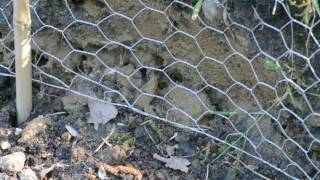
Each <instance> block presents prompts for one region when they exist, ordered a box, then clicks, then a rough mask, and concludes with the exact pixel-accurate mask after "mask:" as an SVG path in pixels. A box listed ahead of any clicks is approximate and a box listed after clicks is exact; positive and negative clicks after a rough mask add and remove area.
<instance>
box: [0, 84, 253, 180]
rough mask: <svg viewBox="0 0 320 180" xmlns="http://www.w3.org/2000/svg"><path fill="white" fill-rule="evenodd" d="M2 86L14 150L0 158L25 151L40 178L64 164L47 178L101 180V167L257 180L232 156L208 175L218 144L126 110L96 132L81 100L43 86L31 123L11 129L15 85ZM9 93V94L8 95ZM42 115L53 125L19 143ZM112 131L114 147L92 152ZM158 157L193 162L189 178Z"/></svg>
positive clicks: (0, 132)
mask: <svg viewBox="0 0 320 180" xmlns="http://www.w3.org/2000/svg"><path fill="white" fill-rule="evenodd" d="M0 81H1V82H3V83H2V84H3V86H1V93H0V94H1V95H0V98H1V99H2V101H1V103H0V110H1V111H0V112H1V113H2V114H6V112H8V114H7V116H5V115H3V116H1V118H0V141H8V142H9V143H10V144H11V148H9V149H6V150H0V155H1V156H4V155H7V154H11V153H12V152H16V151H22V152H23V153H24V154H25V155H26V162H25V168H27V167H29V168H31V169H32V170H33V171H35V172H36V173H37V175H38V177H39V175H40V172H41V169H44V168H49V167H50V166H51V165H55V164H58V163H61V164H65V165H64V167H63V168H61V167H57V168H54V169H53V170H52V171H50V172H49V173H48V174H47V175H46V177H47V178H49V179H66V180H67V179H90V177H93V176H95V177H98V169H97V168H96V167H95V164H96V163H97V162H102V163H107V164H109V165H125V166H132V167H135V168H137V169H139V170H141V171H142V172H143V178H144V179H204V178H205V177H206V173H208V172H210V178H209V179H220V178H224V177H225V176H226V175H228V176H233V177H234V178H241V179H242V178H243V179H247V178H258V177H257V176H256V175H254V174H253V173H250V171H249V170H248V169H246V168H244V167H242V166H239V167H235V165H233V162H234V158H232V156H231V155H230V156H226V157H224V158H221V159H219V160H217V161H215V162H214V163H212V164H211V166H209V169H208V172H207V165H208V164H209V162H210V161H212V160H213V158H214V157H215V156H216V154H218V153H219V146H217V145H218V144H215V143H214V141H210V140H209V139H208V138H205V137H203V136H199V135H198V134H195V133H191V132H188V131H184V130H181V129H178V128H174V127H172V126H170V125H167V124H165V123H161V122H158V121H154V120H152V119H149V118H147V117H144V116H141V115H138V114H136V113H133V112H130V111H129V110H127V109H122V108H120V109H119V115H118V116H117V117H116V118H115V119H114V120H112V121H110V122H109V123H107V124H106V125H100V126H99V129H98V130H95V129H94V127H93V125H92V124H87V122H86V119H87V118H88V116H89V110H88V106H87V104H86V103H83V99H82V98H77V96H74V95H70V94H69V93H65V92H62V91H57V90H55V89H51V88H46V89H45V90H44V91H41V92H40V91H39V90H40V89H39V88H40V87H41V86H38V87H37V86H36V87H35V88H34V92H33V93H34V96H35V97H34V99H33V100H34V109H33V111H32V115H31V117H30V119H29V120H28V121H26V122H25V123H23V124H21V125H18V126H16V125H14V124H12V122H13V120H15V107H14V101H13V100H14V98H13V97H14V94H13V93H12V92H13V91H10V90H12V89H13V88H14V84H13V80H12V79H10V78H1V79H0ZM6 91H8V92H11V93H7V94H6ZM66 98H69V100H66ZM66 101H67V102H66ZM64 102H65V103H64ZM69 106H71V107H72V108H70V107H69ZM57 112H61V113H57ZM54 113H56V115H55V114H54ZM39 115H43V116H49V117H50V119H51V124H50V126H49V127H48V128H46V129H45V130H44V131H41V132H40V133H39V134H38V135H36V136H34V137H33V139H32V140H29V141H21V140H20V141H19V139H20V138H21V137H20V136H21V133H19V134H17V135H15V133H14V132H15V131H16V128H21V129H23V130H24V129H25V127H26V125H28V123H30V121H31V120H32V119H34V118H36V117H38V116H39ZM65 125H69V126H71V127H73V128H74V129H75V130H76V131H77V132H78V134H79V137H77V138H74V137H72V136H71V135H70V134H69V133H68V131H67V129H66V128H65ZM113 126H114V127H115V130H114V132H113V134H112V135H111V136H110V138H109V143H110V144H111V145H112V147H110V146H108V145H104V146H102V148H101V149H100V150H98V151H97V152H96V153H94V152H95V150H96V149H97V148H98V147H99V145H100V144H101V143H103V141H102V138H105V137H107V136H108V135H109V134H110V132H111V130H112V128H113ZM5 132H11V133H5ZM168 149H173V150H168ZM154 153H157V154H159V155H161V156H163V157H169V156H177V157H181V158H185V159H188V160H189V161H190V162H191V165H190V166H188V168H189V171H188V173H185V172H181V171H179V170H172V169H170V168H166V167H165V164H164V163H162V162H160V161H157V160H156V159H154V158H153V154H154ZM39 167H41V168H39ZM0 174H1V175H3V176H4V174H6V175H8V176H10V177H13V178H16V177H19V173H17V174H16V173H14V172H7V171H1V170H0ZM107 177H109V178H111V179H133V178H134V177H133V176H132V175H129V174H119V175H117V176H114V175H111V174H107ZM93 179H94V178H93Z"/></svg>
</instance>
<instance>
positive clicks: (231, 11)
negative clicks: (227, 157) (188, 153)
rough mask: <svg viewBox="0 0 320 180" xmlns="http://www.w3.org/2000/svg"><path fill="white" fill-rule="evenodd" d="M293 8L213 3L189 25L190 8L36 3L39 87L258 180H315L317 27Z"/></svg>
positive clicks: (7, 29) (8, 21)
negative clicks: (232, 162) (187, 134)
mask: <svg viewBox="0 0 320 180" xmlns="http://www.w3.org/2000/svg"><path fill="white" fill-rule="evenodd" d="M290 2H293V1H281V0H276V1H268V0H266V1H264V0H261V1H250V2H249V1H244V0H240V1H232V0H226V1H223V2H222V1H216V0H204V1H203V4H202V9H201V11H200V14H199V17H198V18H197V19H196V20H192V13H193V6H194V4H195V1H192V0H189V1H188V0H174V1H173V0H163V1H161V0H131V1H117V0H92V1H91V0H90V1H89V0H53V1H50V0H38V1H36V0H33V1H31V2H30V8H31V14H32V53H33V54H32V57H33V79H34V82H38V83H40V84H42V85H46V86H51V87H55V88H59V89H64V90H67V91H69V92H72V93H75V94H77V95H80V96H84V97H86V98H88V99H94V100H98V101H102V102H108V103H113V104H115V105H117V106H121V107H127V108H129V109H131V110H133V111H135V112H138V113H140V114H143V115H145V116H148V117H151V118H155V119H158V120H162V121H164V122H167V123H170V124H173V125H175V126H177V127H180V128H185V129H188V130H190V131H193V132H196V133H199V134H202V135H205V136H207V137H208V138H210V139H212V140H214V141H215V142H217V143H221V144H224V147H225V148H224V149H223V150H222V151H221V152H219V153H218V154H219V155H218V156H217V157H216V159H218V158H220V157H221V156H222V155H224V154H225V153H226V152H230V151H235V152H240V153H241V161H242V162H243V163H245V164H246V167H247V168H249V169H250V170H251V171H253V172H255V173H257V174H260V175H261V176H260V177H263V178H278V179H281V178H283V179H318V178H320V175H319V170H320V169H319V168H320V167H319V165H320V164H319V157H320V156H319V150H320V144H319V136H320V133H319V127H320V114H319V111H320V103H319V99H318V98H319V97H320V85H319V80H320V79H319V73H320V71H319V69H320V63H319V62H318V61H319V60H318V56H319V40H320V34H319V32H320V27H318V26H320V25H319V22H318V21H317V19H316V18H314V19H313V17H312V16H311V17H310V19H311V20H310V22H309V21H308V19H306V18H308V17H307V16H306V14H302V16H303V17H301V16H299V15H297V13H299V12H300V13H301V12H302V11H304V10H305V9H306V8H305V7H309V6H301V7H299V6H298V5H290ZM306 2H311V1H306ZM12 6H13V2H12V1H9V0H2V1H0V12H1V13H0V35H1V39H0V47H1V51H0V76H11V77H14V74H15V73H14V62H13V59H14V49H13V24H12V14H13V13H12ZM309 11H310V9H309ZM304 13H305V12H304ZM303 20H305V21H303ZM306 20H307V21H306ZM220 155H221V156H220ZM216 159H215V160H216ZM212 163H214V161H213V162H212Z"/></svg>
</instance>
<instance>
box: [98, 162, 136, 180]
mask: <svg viewBox="0 0 320 180" xmlns="http://www.w3.org/2000/svg"><path fill="white" fill-rule="evenodd" d="M96 167H97V168H99V169H100V168H103V169H104V170H105V171H106V172H108V173H110V174H112V175H118V174H119V173H125V174H132V175H134V176H135V178H134V179H135V180H142V172H141V171H140V170H139V169H136V168H134V167H129V166H110V165H108V164H105V163H97V164H96Z"/></svg>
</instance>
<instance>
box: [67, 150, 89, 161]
mask: <svg viewBox="0 0 320 180" xmlns="http://www.w3.org/2000/svg"><path fill="white" fill-rule="evenodd" d="M85 156H86V150H85V149H84V148H82V147H77V148H74V149H72V151H71V162H72V163H79V162H81V161H82V160H83V159H84V158H85Z"/></svg>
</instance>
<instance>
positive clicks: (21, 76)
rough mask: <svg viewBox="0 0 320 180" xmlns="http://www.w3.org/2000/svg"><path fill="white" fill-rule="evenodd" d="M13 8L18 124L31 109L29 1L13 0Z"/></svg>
mask: <svg viewBox="0 0 320 180" xmlns="http://www.w3.org/2000/svg"><path fill="white" fill-rule="evenodd" d="M13 6H14V7H13V9H14V10H13V25H14V49H15V71H16V106H17V122H18V124H20V123H22V122H23V121H25V120H26V119H27V118H28V117H29V115H30V112H31V109H32V81H31V78H32V72H31V16H30V10H29V0H14V2H13Z"/></svg>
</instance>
